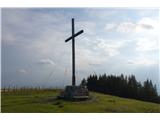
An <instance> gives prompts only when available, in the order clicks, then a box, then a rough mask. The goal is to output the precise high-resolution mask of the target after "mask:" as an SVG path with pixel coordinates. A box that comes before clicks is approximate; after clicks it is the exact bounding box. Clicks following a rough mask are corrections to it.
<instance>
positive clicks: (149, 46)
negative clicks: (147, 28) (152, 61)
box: [136, 38, 159, 52]
mask: <svg viewBox="0 0 160 120" xmlns="http://www.w3.org/2000/svg"><path fill="white" fill-rule="evenodd" d="M136 41H137V43H136V45H137V46H136V50H137V51H142V52H144V51H152V50H156V49H158V48H159V47H158V38H151V39H149V38H138V39H137V40H136Z"/></svg>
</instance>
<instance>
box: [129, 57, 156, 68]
mask: <svg viewBox="0 0 160 120" xmlns="http://www.w3.org/2000/svg"><path fill="white" fill-rule="evenodd" d="M128 64H134V65H140V66H141V65H142V66H151V65H156V64H158V63H157V62H156V61H155V60H150V59H144V58H143V59H141V58H138V59H134V60H128Z"/></svg>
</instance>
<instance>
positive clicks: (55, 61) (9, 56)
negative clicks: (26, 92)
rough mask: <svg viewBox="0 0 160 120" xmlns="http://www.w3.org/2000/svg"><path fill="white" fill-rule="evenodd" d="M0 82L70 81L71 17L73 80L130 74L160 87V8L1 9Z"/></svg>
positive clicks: (60, 83) (46, 83)
mask: <svg viewBox="0 0 160 120" xmlns="http://www.w3.org/2000/svg"><path fill="white" fill-rule="evenodd" d="M1 12H2V13H1V17H2V20H1V21H2V24H1V27H2V42H1V47H2V86H43V87H47V86H50V87H51V86H53V87H64V86H65V85H68V84H71V42H68V43H65V42H64V40H65V39H66V38H68V37H69V36H70V35H71V18H75V31H76V32H78V31H79V30H81V29H83V30H84V33H83V34H81V35H80V36H78V37H77V38H76V79H77V84H79V83H80V81H81V79H82V78H84V77H87V76H88V75H89V74H93V73H94V72H95V73H97V74H103V73H106V74H116V75H120V74H121V73H123V74H125V75H130V74H134V75H135V76H136V78H137V80H138V81H141V82H143V81H144V80H146V79H147V78H149V79H151V80H152V81H153V82H154V83H155V84H157V86H158V88H159V84H160V81H159V80H160V79H159V41H158V40H159V35H158V31H159V10H158V9H135V8H134V9H132V8H131V9H127V8H123V9H122V8H50V9H49V8H41V9H40V8H35V9H33V8H24V9H22V8H19V9H16V8H2V10H1Z"/></svg>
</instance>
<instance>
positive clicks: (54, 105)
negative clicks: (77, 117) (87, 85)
mask: <svg viewBox="0 0 160 120" xmlns="http://www.w3.org/2000/svg"><path fill="white" fill-rule="evenodd" d="M59 92H60V91H59V90H27V91H23V92H22V91H14V92H13V91H10V92H2V93H1V112H2V113H147V112H154V113H157V112H158V113H160V104H156V103H150V102H143V101H138V100H133V99H126V98H120V97H116V96H111V95H105V94H100V93H95V92H90V97H91V98H90V99H89V100H86V101H64V100H59V99H56V96H57V95H58V94H59Z"/></svg>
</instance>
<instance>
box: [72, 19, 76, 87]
mask: <svg viewBox="0 0 160 120" xmlns="http://www.w3.org/2000/svg"><path fill="white" fill-rule="evenodd" d="M72 36H74V18H72ZM75 82H76V77H75V41H74V37H72V85H73V86H75V85H76V83H75Z"/></svg>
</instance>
